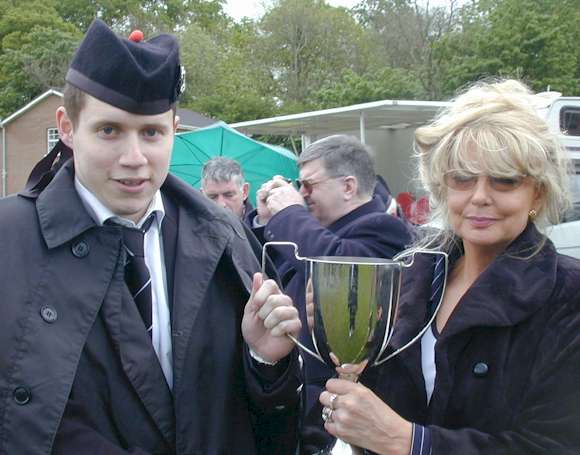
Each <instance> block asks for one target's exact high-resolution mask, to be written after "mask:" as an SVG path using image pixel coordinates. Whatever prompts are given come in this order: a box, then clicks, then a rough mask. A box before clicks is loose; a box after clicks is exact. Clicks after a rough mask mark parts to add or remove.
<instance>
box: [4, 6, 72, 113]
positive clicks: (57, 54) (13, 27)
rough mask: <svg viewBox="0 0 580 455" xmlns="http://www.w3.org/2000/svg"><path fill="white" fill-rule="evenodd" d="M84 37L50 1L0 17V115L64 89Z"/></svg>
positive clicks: (22, 7) (15, 9)
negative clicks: (40, 96)
mask: <svg viewBox="0 0 580 455" xmlns="http://www.w3.org/2000/svg"><path fill="white" fill-rule="evenodd" d="M80 38H81V34H80V33H79V32H78V31H77V30H76V29H75V27H74V26H72V25H70V24H67V23H66V22H65V21H64V20H63V19H62V18H60V17H59V16H58V14H57V13H56V10H55V9H54V8H53V7H52V6H51V4H50V2H48V3H47V2H27V3H24V4H19V6H18V7H12V8H10V9H9V10H8V11H6V12H5V13H4V14H3V15H2V17H1V18H0V44H1V58H0V115H1V116H5V115H7V114H10V113H11V112H13V111H15V110H17V109H19V108H20V107H22V106H23V105H24V104H26V103H27V102H29V101H30V100H32V99H33V98H34V97H36V96H38V95H39V94H41V93H42V92H44V91H46V90H47V89H49V88H51V87H59V88H60V87H61V86H62V84H63V81H64V74H65V72H66V69H67V67H68V62H69V60H70V58H71V56H72V53H73V52H74V49H75V48H76V46H77V44H78V41H79V40H80Z"/></svg>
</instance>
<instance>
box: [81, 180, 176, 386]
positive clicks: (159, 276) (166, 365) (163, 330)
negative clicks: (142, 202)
mask: <svg viewBox="0 0 580 455" xmlns="http://www.w3.org/2000/svg"><path fill="white" fill-rule="evenodd" d="M75 189H76V190H77V193H78V194H79V196H80V198H81V201H82V202H83V205H84V206H85V209H86V210H87V212H88V213H89V215H91V217H92V218H93V220H94V221H95V223H97V224H98V225H100V226H102V225H103V224H104V223H105V221H107V220H109V219H112V220H113V221H115V222H116V223H117V224H122V225H124V226H129V227H141V225H142V224H143V222H144V221H145V220H146V219H147V218H148V217H149V215H150V214H152V213H154V214H155V220H154V222H153V223H152V224H151V227H150V228H149V230H148V231H147V232H146V234H145V245H144V251H145V264H147V267H148V268H149V274H150V275H151V294H152V295H151V296H152V313H153V314H152V318H151V320H152V323H153V324H152V325H153V326H152V329H151V332H152V333H151V342H152V343H153V349H155V353H156V354H157V358H158V359H159V363H160V364H161V369H162V370H163V374H164V375H165V379H166V380H167V384H168V385H169V388H173V353H172V345H171V318H170V313H169V306H168V304H167V300H168V298H167V275H166V269H165V256H164V254H163V241H162V234H161V222H162V221H163V217H164V216H165V209H164V207H163V200H162V198H161V192H160V191H159V190H158V191H157V192H156V193H155V196H154V197H153V200H152V201H151V204H150V205H149V207H148V208H147V211H146V212H145V215H143V217H142V218H141V219H140V220H139V222H138V223H134V222H133V221H131V220H128V219H126V218H121V217H119V216H117V215H115V214H114V213H113V212H111V210H109V209H108V208H107V207H105V206H104V205H103V204H102V203H101V201H99V200H98V199H97V198H96V196H95V195H94V194H93V193H91V192H90V191H89V190H88V189H87V188H86V187H85V186H84V185H83V184H82V183H81V182H80V181H79V180H78V178H76V177H75Z"/></svg>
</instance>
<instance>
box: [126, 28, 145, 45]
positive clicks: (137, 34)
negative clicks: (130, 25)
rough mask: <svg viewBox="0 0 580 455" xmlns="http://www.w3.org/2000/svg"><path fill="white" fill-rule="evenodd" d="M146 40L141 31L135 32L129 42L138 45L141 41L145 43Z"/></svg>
mask: <svg viewBox="0 0 580 455" xmlns="http://www.w3.org/2000/svg"><path fill="white" fill-rule="evenodd" d="M144 38H145V36H144V35H143V32H142V31H141V30H133V31H132V32H131V34H130V35H129V40H130V41H134V42H136V43H140V42H141V41H143V39H144Z"/></svg>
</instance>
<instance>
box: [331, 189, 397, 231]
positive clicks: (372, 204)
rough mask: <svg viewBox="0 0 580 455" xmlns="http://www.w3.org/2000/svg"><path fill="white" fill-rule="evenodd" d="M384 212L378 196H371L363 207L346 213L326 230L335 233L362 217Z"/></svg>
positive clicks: (383, 205) (383, 206) (384, 209)
mask: <svg viewBox="0 0 580 455" xmlns="http://www.w3.org/2000/svg"><path fill="white" fill-rule="evenodd" d="M386 211H387V209H386V207H385V204H384V203H383V201H381V200H380V198H379V197H378V196H373V198H372V199H371V200H370V201H369V202H365V203H364V204H363V205H360V206H358V207H357V208H356V209H354V210H352V211H351V212H348V213H347V214H346V215H344V216H343V217H342V218H339V219H338V220H336V221H335V222H334V223H332V224H331V225H330V226H328V229H329V230H330V231H331V232H337V231H340V230H341V229H342V228H344V227H345V226H348V225H349V224H350V223H352V222H353V221H356V220H357V219H358V218H360V217H362V216H365V215H368V214H371V213H377V212H383V213H385V212H386Z"/></svg>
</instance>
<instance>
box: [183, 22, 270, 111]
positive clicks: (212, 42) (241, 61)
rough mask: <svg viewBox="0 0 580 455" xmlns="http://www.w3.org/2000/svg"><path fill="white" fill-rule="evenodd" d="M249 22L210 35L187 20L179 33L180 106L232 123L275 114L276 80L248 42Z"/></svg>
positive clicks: (251, 27)
mask: <svg viewBox="0 0 580 455" xmlns="http://www.w3.org/2000/svg"><path fill="white" fill-rule="evenodd" d="M256 39H257V38H256V30H255V26H254V24H253V23H252V22H244V23H242V24H236V25H234V24H230V26H229V27H226V28H222V29H221V30H220V31H219V33H212V34H210V32H208V31H206V30H204V29H202V28H201V27H200V26H197V25H196V24H191V25H189V26H188V27H187V29H186V30H185V31H184V33H183V34H182V35H181V42H182V60H183V64H184V66H185V67H186V75H187V88H186V92H185V95H184V97H183V101H182V105H184V106H187V107H189V108H191V109H193V110H196V111H198V112H202V113H204V114H206V115H209V116H212V117H215V118H219V119H222V120H224V121H227V122H235V121H241V120H247V119H255V118H261V117H268V116H270V115H273V113H274V112H275V108H276V104H275V98H274V93H275V91H274V85H275V84H274V81H273V80H272V77H271V75H270V72H269V71H268V68H267V67H266V66H265V65H264V63H263V62H261V61H260V60H259V59H258V58H257V56H256V54H255V53H254V48H253V46H252V43H253V42H254V41H255V40H256Z"/></svg>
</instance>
